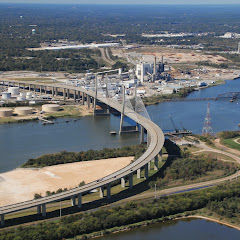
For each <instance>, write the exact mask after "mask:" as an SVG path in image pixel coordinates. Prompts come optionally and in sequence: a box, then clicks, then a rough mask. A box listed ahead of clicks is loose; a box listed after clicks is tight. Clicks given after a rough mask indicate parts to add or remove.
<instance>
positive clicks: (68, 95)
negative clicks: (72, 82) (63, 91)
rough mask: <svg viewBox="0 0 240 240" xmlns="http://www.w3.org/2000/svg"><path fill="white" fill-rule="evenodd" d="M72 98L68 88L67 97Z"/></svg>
mask: <svg viewBox="0 0 240 240" xmlns="http://www.w3.org/2000/svg"><path fill="white" fill-rule="evenodd" d="M69 98H70V94H69V89H67V99H69Z"/></svg>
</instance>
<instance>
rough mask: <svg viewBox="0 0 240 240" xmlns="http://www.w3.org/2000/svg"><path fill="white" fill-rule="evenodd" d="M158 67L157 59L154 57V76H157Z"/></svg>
mask: <svg viewBox="0 0 240 240" xmlns="http://www.w3.org/2000/svg"><path fill="white" fill-rule="evenodd" d="M156 67H157V57H156V56H154V66H153V74H156V70H157V69H156Z"/></svg>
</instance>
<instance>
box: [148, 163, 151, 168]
mask: <svg viewBox="0 0 240 240" xmlns="http://www.w3.org/2000/svg"><path fill="white" fill-rule="evenodd" d="M148 170H151V161H150V162H148Z"/></svg>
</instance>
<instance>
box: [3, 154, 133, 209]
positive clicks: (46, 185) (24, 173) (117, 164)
mask: <svg viewBox="0 0 240 240" xmlns="http://www.w3.org/2000/svg"><path fill="white" fill-rule="evenodd" d="M133 158H134V157H120V158H111V159H103V160H95V161H94V160H93V161H88V162H78V163H68V164H64V165H56V166H51V167H44V168H41V169H39V168H34V169H33V168H32V169H22V168H18V169H15V170H13V171H9V172H6V173H2V174H0V206H4V205H9V204H14V203H18V202H23V201H27V200H31V199H33V198H34V194H35V193H39V194H41V195H42V196H44V195H45V193H46V191H51V192H53V191H56V190H58V189H59V188H68V189H70V188H74V187H77V186H78V185H79V183H81V182H83V181H84V182H85V183H86V184H87V183H89V182H92V181H95V180H97V179H100V178H103V177H104V176H107V175H109V174H111V173H113V172H116V171H118V170H120V169H122V168H123V167H125V166H127V165H129V164H130V163H131V161H132V160H133ZM106 166H108V167H107V168H106Z"/></svg>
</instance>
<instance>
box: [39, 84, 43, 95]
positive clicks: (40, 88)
mask: <svg viewBox="0 0 240 240" xmlns="http://www.w3.org/2000/svg"><path fill="white" fill-rule="evenodd" d="M39 93H40V95H41V94H42V86H40V87H39Z"/></svg>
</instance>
